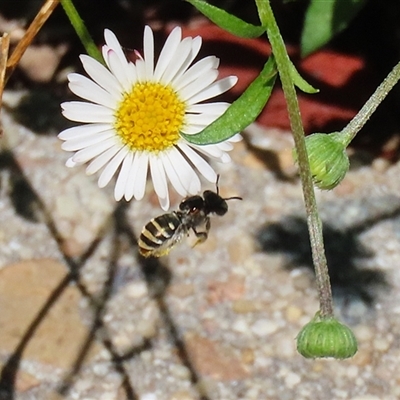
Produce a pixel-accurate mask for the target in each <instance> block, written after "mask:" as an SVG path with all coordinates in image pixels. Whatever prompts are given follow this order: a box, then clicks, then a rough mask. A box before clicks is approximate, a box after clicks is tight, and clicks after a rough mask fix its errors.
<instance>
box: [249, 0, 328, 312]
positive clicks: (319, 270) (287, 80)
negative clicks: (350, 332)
mask: <svg viewBox="0 0 400 400" xmlns="http://www.w3.org/2000/svg"><path fill="white" fill-rule="evenodd" d="M256 4H257V8H258V13H259V16H260V20H261V23H262V25H263V26H264V28H265V29H266V32H267V35H268V39H269V41H270V43H271V47H272V51H273V54H274V56H275V59H276V64H277V66H278V71H279V76H280V78H281V83H282V88H283V92H284V95H285V99H286V103H287V109H288V113H289V119H290V125H291V128H292V131H293V136H294V142H295V146H296V152H297V159H298V164H299V170H300V179H301V182H302V187H303V196H304V203H305V208H306V213H307V224H308V231H309V235H310V241H311V252H312V258H313V263H314V268H315V274H316V281H317V287H318V294H319V299H320V313H321V315H322V316H324V317H325V316H332V315H333V302H332V292H331V286H330V281H329V273H328V266H327V261H326V257H325V250H324V240H323V236H322V222H321V219H320V218H319V215H318V210H317V204H316V200H315V193H314V186H313V182H312V178H311V173H310V165H309V162H308V156H307V149H306V144H305V140H304V129H303V124H302V121H301V115H300V109H299V104H298V101H297V96H296V90H295V87H294V84H293V81H292V78H291V74H290V67H291V66H290V60H289V56H288V54H287V52H286V48H285V44H284V42H283V39H282V36H281V34H280V32H279V28H278V25H277V23H276V20H275V17H274V14H273V12H272V9H271V5H270V3H269V0H256Z"/></svg>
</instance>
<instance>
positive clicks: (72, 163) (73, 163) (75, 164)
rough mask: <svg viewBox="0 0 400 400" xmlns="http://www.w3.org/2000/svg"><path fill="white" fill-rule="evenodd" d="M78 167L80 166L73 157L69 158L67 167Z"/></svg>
mask: <svg viewBox="0 0 400 400" xmlns="http://www.w3.org/2000/svg"><path fill="white" fill-rule="evenodd" d="M77 165H78V164H77V163H76V162H74V161H73V160H72V157H70V158H68V160H67V161H66V163H65V166H66V167H67V168H73V167H76V166H77Z"/></svg>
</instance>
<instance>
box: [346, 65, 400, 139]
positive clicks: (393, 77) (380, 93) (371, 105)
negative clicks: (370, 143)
mask: <svg viewBox="0 0 400 400" xmlns="http://www.w3.org/2000/svg"><path fill="white" fill-rule="evenodd" d="M399 79H400V62H399V63H397V64H396V65H395V67H394V68H393V69H392V70H391V71H390V73H389V75H388V76H387V77H386V78H385V79H384V81H383V82H382V83H381V84H380V85H379V86H378V87H377V89H376V90H375V92H374V93H373V94H372V96H371V97H370V98H369V99H368V101H367V102H366V103H365V104H364V106H363V107H362V108H361V110H360V111H359V112H358V114H357V115H356V116H355V117H354V118H353V119H352V120H351V121H350V122H349V124H348V125H347V126H346V127H345V128H344V129H343V130H342V131H341V135H343V136H345V139H344V144H345V145H346V147H347V146H348V145H349V143H350V142H351V141H352V140H353V139H354V137H355V136H356V135H357V133H358V132H359V131H360V129H361V128H362V127H363V126H364V125H365V123H366V122H367V121H368V119H369V118H370V117H371V115H372V114H373V113H374V112H375V110H376V109H377V107H378V106H379V104H380V103H382V101H383V100H384V98H385V97H386V96H387V95H388V93H389V92H390V91H391V90H392V88H393V86H394V85H395V84H396V83H397V82H398V81H399Z"/></svg>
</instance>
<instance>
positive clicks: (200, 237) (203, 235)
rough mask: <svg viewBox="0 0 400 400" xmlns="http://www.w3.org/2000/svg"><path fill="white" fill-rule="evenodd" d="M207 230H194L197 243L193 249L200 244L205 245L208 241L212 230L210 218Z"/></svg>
mask: <svg viewBox="0 0 400 400" xmlns="http://www.w3.org/2000/svg"><path fill="white" fill-rule="evenodd" d="M205 228H206V230H205V231H204V232H197V231H196V229H195V228H192V229H193V232H194V234H195V235H196V237H197V240H196V243H195V244H194V245H193V247H194V246H197V245H198V244H200V243H204V242H205V241H206V240H207V238H208V231H209V230H210V219H209V218H207V220H206V224H205Z"/></svg>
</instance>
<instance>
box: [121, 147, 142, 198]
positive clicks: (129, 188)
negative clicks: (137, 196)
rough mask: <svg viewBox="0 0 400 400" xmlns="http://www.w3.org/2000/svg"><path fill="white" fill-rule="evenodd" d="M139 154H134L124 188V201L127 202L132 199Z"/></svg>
mask: <svg viewBox="0 0 400 400" xmlns="http://www.w3.org/2000/svg"><path fill="white" fill-rule="evenodd" d="M140 154H141V153H140V152H138V151H137V152H136V153H135V155H134V157H133V162H132V166H131V169H130V171H129V175H128V178H127V181H126V186H125V200H127V201H129V200H131V199H132V197H133V192H134V188H135V185H136V175H137V172H138V166H139V162H138V161H139V159H140V157H141V156H140Z"/></svg>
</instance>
